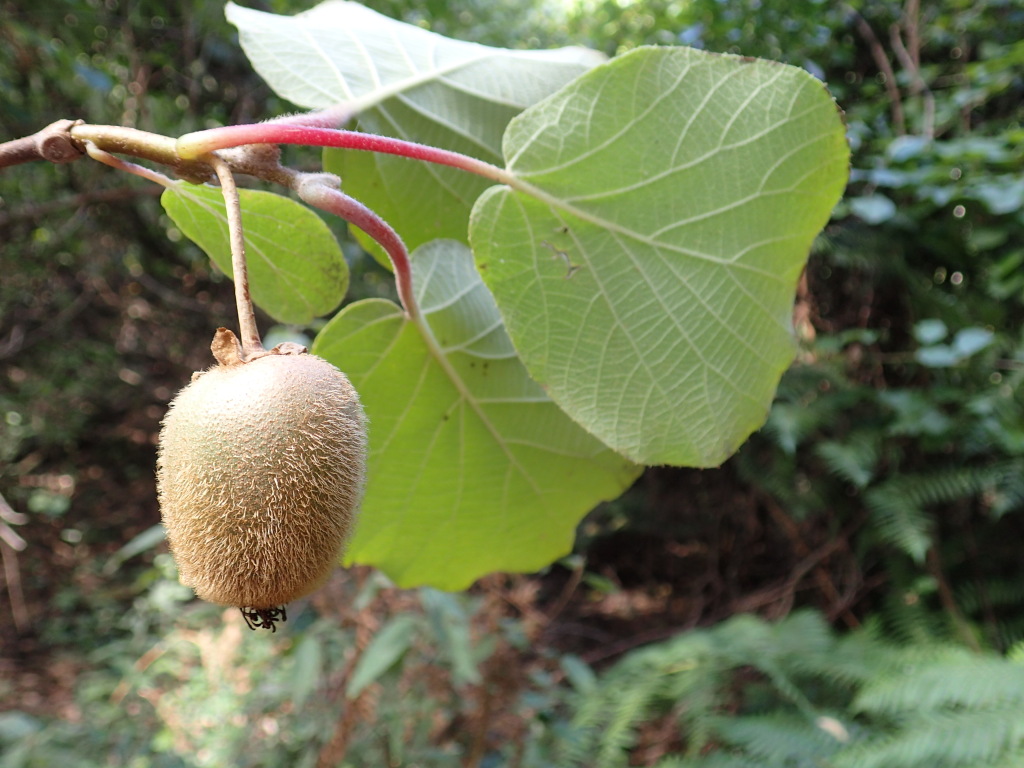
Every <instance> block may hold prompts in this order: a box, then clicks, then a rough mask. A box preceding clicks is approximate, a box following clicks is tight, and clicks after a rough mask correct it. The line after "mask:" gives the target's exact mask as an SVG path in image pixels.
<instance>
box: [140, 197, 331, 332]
mask: <svg viewBox="0 0 1024 768" xmlns="http://www.w3.org/2000/svg"><path fill="white" fill-rule="evenodd" d="M239 197H240V199H241V206H242V229H243V231H244V232H245V252H246V264H247V266H248V271H249V290H250V292H251V294H252V300H253V302H254V303H255V304H256V305H257V306H259V307H260V308H261V309H263V310H264V311H265V312H266V313H267V314H269V315H270V316H271V317H273V318H274V319H276V320H278V321H280V322H282V323H294V324H296V325H303V324H306V323H309V322H310V321H311V320H312V319H313V318H315V317H322V316H323V315H326V314H329V313H330V312H332V311H333V310H334V309H335V308H336V307H337V306H338V305H339V304H340V303H341V300H342V299H343V298H344V296H345V291H346V290H347V289H348V265H347V264H346V263H345V257H344V254H342V252H341V247H340V246H339V245H338V241H337V240H336V239H335V237H334V235H333V234H331V231H330V229H328V228H327V225H326V224H324V222H323V220H322V219H321V218H320V217H319V216H317V215H316V214H315V213H313V212H312V211H311V210H309V209H308V208H307V207H305V206H304V205H301V204H300V203H297V202H295V201H294V200H291V199H289V198H287V197H282V196H281V195H275V194H272V193H270V192H261V191H258V190H251V189H241V190H239ZM160 202H161V203H162V204H163V206H164V210H165V211H167V215H168V216H170V217H171V219H172V220H173V221H174V223H175V224H176V225H177V227H178V229H180V230H181V231H182V233H184V235H185V236H186V237H188V238H189V239H190V240H192V241H193V242H194V243H195V244H196V245H198V246H199V247H200V248H202V249H203V250H204V251H206V254H207V255H208V256H209V257H210V258H211V259H212V260H213V261H214V263H215V264H216V265H217V266H218V267H220V268H221V269H222V270H223V271H224V272H225V273H226V274H227V275H228V276H229V277H230V276H231V275H232V274H233V271H232V269H231V247H230V241H229V239H228V220H227V213H226V211H225V208H224V199H223V197H222V195H221V191H220V189H216V188H213V187H199V186H195V185H193V184H188V183H186V182H178V183H177V184H175V185H174V187H172V188H170V189H167V190H165V191H164V193H163V195H162V196H161V198H160Z"/></svg>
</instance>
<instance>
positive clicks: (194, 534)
mask: <svg viewBox="0 0 1024 768" xmlns="http://www.w3.org/2000/svg"><path fill="white" fill-rule="evenodd" d="M212 349H213V352H214V356H215V357H216V358H217V360H218V365H216V366H214V367H213V368H210V369H209V370H207V371H205V372H202V373H198V374H195V375H194V376H193V379H192V383H191V384H189V385H188V386H187V387H185V388H184V389H183V390H181V392H179V393H178V395H177V396H176V397H175V398H174V400H173V402H172V403H171V406H170V409H169V410H168V412H167V415H166V417H165V418H164V420H163V426H162V429H161V432H160V440H159V446H158V458H157V490H158V493H159V497H160V508H161V515H162V517H163V523H164V526H165V528H166V529H167V538H168V541H169V543H170V547H171V553H172V554H173V556H174V559H175V562H176V563H177V566H178V574H179V579H180V580H181V583H182V584H185V585H187V586H190V587H192V588H193V589H194V590H195V592H196V594H197V595H198V596H199V597H201V598H203V599H204V600H208V601H210V602H213V603H219V604H221V605H234V606H238V607H239V608H241V609H242V613H243V615H245V616H246V620H247V621H249V624H250V626H253V620H255V622H256V623H255V625H256V626H266V627H268V628H273V621H274V620H275V619H277V618H283V615H278V613H279V612H280V613H281V614H283V608H277V607H276V606H283V605H284V604H285V603H288V602H290V601H292V600H295V599H297V598H299V597H302V596H303V595H306V594H308V593H310V592H312V591H313V590H314V589H316V588H317V587H318V586H320V585H321V584H322V583H323V581H324V580H325V579H326V578H327V576H328V574H329V573H330V571H331V569H332V567H333V566H335V565H336V564H337V562H338V558H339V555H340V553H341V550H342V549H343V546H344V544H345V541H346V540H347V539H348V536H349V534H350V532H351V530H352V528H353V526H354V522H355V515H356V509H357V507H358V504H359V501H360V498H361V495H362V489H363V479H364V473H365V463H366V424H365V419H364V416H363V410H362V407H361V405H360V403H359V396H358V395H357V394H356V391H355V389H353V387H352V385H351V384H350V383H349V380H348V379H347V378H346V376H345V375H344V374H343V373H342V372H341V371H339V370H338V369H337V368H335V367H334V366H333V365H331V364H330V363H328V362H327V361H326V360H323V359H322V358H319V357H316V356H314V355H311V354H308V353H306V351H305V348H304V347H300V346H299V345H280V346H279V347H277V348H275V349H274V350H271V351H268V352H262V351H261V353H260V354H258V355H252V356H251V357H250V359H247V360H244V361H243V359H242V356H241V347H240V345H239V343H238V340H237V339H236V338H235V335H234V334H233V333H231V331H229V330H227V329H224V328H221V329H219V330H218V331H217V335H216V336H215V337H214V343H213V345H212ZM261 620H262V623H261Z"/></svg>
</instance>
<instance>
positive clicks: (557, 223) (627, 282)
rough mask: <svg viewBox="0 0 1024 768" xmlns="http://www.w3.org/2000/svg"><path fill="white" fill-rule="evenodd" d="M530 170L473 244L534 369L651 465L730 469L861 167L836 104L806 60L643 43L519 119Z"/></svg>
mask: <svg viewBox="0 0 1024 768" xmlns="http://www.w3.org/2000/svg"><path fill="white" fill-rule="evenodd" d="M504 151H505V157H506V162H507V168H508V170H509V171H510V172H511V173H513V174H514V176H515V177H516V179H517V180H518V182H519V183H517V184H516V185H515V188H512V187H510V186H504V187H492V188H491V189H489V190H488V191H487V192H486V193H485V194H484V195H483V196H482V197H481V198H480V199H479V200H478V201H477V203H476V207H475V208H474V211H473V216H472V220H471V225H470V241H471V243H472V246H473V251H474V254H475V256H476V264H477V267H478V269H479V270H480V272H481V274H482V275H483V278H484V281H485V282H486V284H487V286H488V287H489V288H490V290H491V291H492V293H493V294H494V297H495V299H496V301H497V303H498V306H499V308H500V310H501V313H502V316H503V317H504V319H505V323H506V326H507V329H508V332H509V335H510V336H511V338H512V340H513V342H514V343H515V346H516V349H517V350H518V351H519V354H520V356H521V357H522V360H523V362H524V363H525V364H526V367H527V368H528V370H529V371H530V374H531V375H532V376H533V378H534V379H535V380H536V381H538V382H540V383H542V384H543V385H544V386H545V388H546V390H547V392H548V394H550V396H551V397H552V399H553V400H554V401H555V402H556V403H558V404H559V405H560V406H561V407H562V408H563V409H564V410H565V411H566V412H567V413H569V414H570V415H571V416H572V417H573V418H574V419H575V420H576V421H577V422H578V423H580V424H581V425H583V426H584V427H585V428H586V429H588V430H589V431H591V432H592V433H593V434H594V435H596V436H597V437H598V438H600V439H601V440H602V441H604V442H605V443H606V444H607V445H609V446H611V447H612V448H614V449H615V450H618V451H620V452H621V453H623V454H624V455H626V456H628V457H629V458H631V459H633V460H634V461H637V462H641V463H644V464H673V465H683V466H700V467H706V466H715V465H717V464H719V463H721V462H722V461H724V460H725V459H726V458H728V457H729V456H730V455H731V454H732V453H734V452H735V450H736V449H737V448H738V447H739V446H740V444H741V443H742V442H743V441H744V440H745V439H746V438H747V437H748V436H749V435H750V433H751V432H752V431H754V430H755V429H757V428H759V427H760V426H761V425H762V424H763V422H764V420H765V418H766V416H767V413H768V408H769V406H770V404H771V401H772V398H773V396H774V393H775V390H776V387H777V385H778V381H779V378H780V376H781V375H782V373H783V371H784V370H785V369H786V367H787V366H788V365H789V363H790V362H791V361H792V358H793V354H794V344H793V341H792V334H791V313H792V307H793V298H794V293H795V287H796V282H797V279H798V278H799V275H800V273H801V270H802V269H803V267H804V265H805V263H806V260H807V255H808V251H809V249H810V246H811V242H812V240H813V239H814V237H815V236H816V235H817V233H818V232H819V231H820V230H821V228H822V227H823V226H824V224H825V223H826V221H827V220H828V216H829V214H830V212H831V210H832V208H833V206H834V205H835V203H836V202H837V201H838V199H839V197H840V195H841V193H842V190H843V187H844V185H845V182H846V178H847V168H848V156H849V152H848V148H847V145H846V140H845V131H844V127H843V123H842V119H841V116H840V114H839V112H838V110H837V108H836V106H835V104H834V102H833V101H832V99H831V97H830V96H829V95H828V93H827V92H826V90H825V88H824V87H823V85H822V84H821V83H820V82H818V81H817V80H815V79H814V78H813V77H811V76H810V75H809V74H807V73H806V72H804V71H802V70H799V69H797V68H795V67H790V66H786V65H781V64H776V63H773V62H767V61H761V60H748V59H741V58H739V57H734V56H721V55H715V54H709V53H705V52H701V51H697V50H693V49H689V48H643V49H637V50H635V51H632V52H630V53H628V54H625V55H623V56H620V57H619V58H617V59H615V60H613V61H611V62H609V63H608V64H605V65H603V66H601V67H598V68H596V69H594V70H592V71H590V72H589V73H587V74H586V75H584V76H582V77H581V78H579V79H578V80H576V81H575V82H574V83H572V84H571V85H569V86H567V87H566V88H564V89H562V90H561V91H559V92H558V93H557V94H555V95H554V96H552V97H550V98H548V99H546V100H545V101H543V102H541V103H539V104H537V105H535V106H533V107H531V108H530V109H528V110H527V111H525V112H524V113H523V114H521V115H520V116H518V117H517V118H515V119H514V120H513V121H512V122H511V123H510V125H509V128H508V131H507V133H506V136H505V146H504Z"/></svg>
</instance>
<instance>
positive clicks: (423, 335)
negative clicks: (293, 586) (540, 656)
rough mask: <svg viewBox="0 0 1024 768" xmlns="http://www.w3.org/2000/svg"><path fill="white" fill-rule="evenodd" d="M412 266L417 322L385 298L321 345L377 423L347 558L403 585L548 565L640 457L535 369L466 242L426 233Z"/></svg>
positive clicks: (628, 477) (358, 307)
mask: <svg viewBox="0 0 1024 768" xmlns="http://www.w3.org/2000/svg"><path fill="white" fill-rule="evenodd" d="M412 263H413V277H414V285H415V293H416V296H417V299H418V302H419V306H420V308H421V310H422V313H423V320H422V321H421V322H419V323H417V322H412V321H411V320H409V318H408V317H406V316H405V314H404V313H403V312H402V310H401V309H400V308H399V307H397V306H395V305H394V304H392V303H391V302H388V301H382V300H377V299H373V300H367V301H362V302H357V303H355V304H351V305H349V306H347V307H345V309H344V310H342V311H341V312H340V313H339V314H338V315H337V316H336V317H335V318H334V319H333V320H331V322H330V323H328V324H327V326H326V327H325V328H324V329H323V330H322V331H321V333H320V335H319V336H318V337H317V339H316V341H315V342H314V345H313V351H314V352H315V353H316V354H318V355H321V356H322V357H324V358H326V359H328V360H330V361H331V362H332V363H334V364H335V365H337V366H338V367H339V368H341V369H342V370H343V371H345V372H346V374H347V375H348V376H349V378H350V379H351V380H352V383H353V385H354V386H355V387H356V389H357V390H359V393H360V397H361V399H362V402H363V405H364V407H365V409H366V413H367V416H368V417H369V423H370V430H369V432H370V454H369V464H368V470H367V475H368V477H367V487H366V496H365V498H364V500H363V505H362V511H361V514H360V520H359V525H358V528H357V530H356V533H355V536H354V538H353V540H352V542H351V543H350V544H349V549H348V557H349V559H350V560H352V561H354V562H359V563H367V564H372V565H375V566H377V567H379V568H381V569H382V570H383V571H385V573H387V574H388V576H389V577H390V578H391V579H393V580H394V581H396V582H397V583H398V584H399V585H401V586H412V585H418V584H430V585H433V586H436V587H439V588H441V589H462V588H464V587H466V586H468V585H469V584H470V583H471V582H472V581H473V580H474V579H476V578H478V577H479V576H482V575H483V574H486V573H489V572H492V571H520V572H522V571H533V570H536V569H538V568H542V567H543V566H545V565H548V564H549V563H551V562H552V561H553V560H555V559H556V558H558V557H560V556H561V555H564V554H565V553H566V552H568V551H569V550H570V549H571V547H572V542H573V535H574V530H575V526H576V524H577V523H578V522H579V520H580V518H582V517H583V515H584V514H586V513H587V512H588V511H590V510H591V509H592V508H593V507H594V506H595V505H596V504H597V503H598V502H600V501H602V500H606V499H610V498H614V497H616V496H618V495H619V494H620V493H622V491H623V490H625V488H626V487H628V486H629V485H630V484H631V483H632V481H633V480H634V479H635V478H636V476H637V475H638V474H639V472H640V468H639V467H637V466H635V465H634V464H632V463H631V462H629V461H627V460H625V459H623V458H622V457H621V456H618V455H616V454H615V453H613V452H612V451H610V450H608V449H607V448H606V447H605V446H604V445H602V444H601V443H600V442H598V441H597V440H596V439H595V438H594V437H592V436H591V435H589V434H587V433H586V432H585V431H583V430H582V429H581V428H580V427H579V426H578V425H576V424H575V423H573V421H572V420H571V419H569V418H568V417H567V416H566V415H565V414H564V413H562V411H560V410H559V409H558V407H557V406H556V405H555V404H554V403H552V402H551V400H550V399H549V398H548V397H547V395H546V394H545V393H544V390H542V389H541V388H540V387H539V386H538V385H537V384H535V383H534V382H533V381H531V380H530V378H529V376H528V375H527V373H526V370H525V369H524V368H523V365H522V363H521V362H520V361H519V359H518V358H517V357H516V355H515V351H514V350H513V348H512V344H511V342H510V341H509V339H508V336H507V335H506V333H505V329H504V326H503V325H502V321H501V317H500V315H499V314H498V311H497V308H496V307H495V306H494V300H493V299H492V297H491V295H490V294H489V293H488V292H487V289H486V288H485V287H484V285H483V283H482V281H481V280H480V276H479V274H478V273H477V272H476V270H475V269H474V268H473V262H472V256H471V254H470V253H469V250H468V249H467V248H466V247H465V246H464V245H461V244H459V243H454V242H435V243H431V244H429V245H427V246H424V247H422V248H420V249H419V250H418V251H417V252H416V253H415V254H414V257H413V261H412Z"/></svg>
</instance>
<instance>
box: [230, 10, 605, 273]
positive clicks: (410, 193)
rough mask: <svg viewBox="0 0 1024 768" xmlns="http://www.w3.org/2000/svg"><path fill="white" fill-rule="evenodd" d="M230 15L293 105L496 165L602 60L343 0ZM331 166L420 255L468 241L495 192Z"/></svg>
mask: <svg viewBox="0 0 1024 768" xmlns="http://www.w3.org/2000/svg"><path fill="white" fill-rule="evenodd" d="M226 13H227V17H228V20H229V21H230V22H231V23H232V24H234V25H235V26H237V27H238V31H239V38H240V40H241V43H242V47H243V49H244V50H245V53H246V55H247V56H248V57H249V60H250V61H251V62H252V64H253V66H254V67H255V68H256V71H257V72H259V73H260V75H262V76H263V78H264V79H265V80H266V81H267V82H268V83H269V84H270V87H271V88H273V89H274V91H275V92H277V93H278V94H280V95H281V96H283V97H284V98H286V99H289V100H290V101H292V102H294V103H295V104H298V105H299V106H302V107H306V108H309V109H318V108H325V107H332V106H335V105H337V104H340V103H345V104H346V106H348V107H349V108H350V109H351V110H352V113H353V114H357V115H358V116H359V126H360V128H361V129H363V130H366V131H369V132H371V133H378V134H384V135H388V136H394V137H397V138H402V139H408V140H411V141H418V142H420V143H423V144H429V145H432V146H436V147H443V148H445V149H450V150H454V151H456V152H461V153H462V154H466V155H471V156H473V157H477V158H480V159H481V160H487V161H488V162H495V163H500V162H501V139H502V134H503V133H504V131H505V126H506V125H507V124H508V121H509V120H511V119H512V118H513V117H514V116H515V115H517V114H519V112H521V111H522V110H523V109H525V108H526V107H528V106H529V105H531V104H534V103H536V102H537V101H540V100H541V99H543V98H544V97H546V96H548V95H550V94H552V93H554V92H555V91H556V90H558V89H559V88H561V87H562V86H563V85H565V84H566V83H568V82H569V81H570V80H572V79H573V78H575V77H577V76H578V75H580V74H582V73H583V72H585V71H586V70H587V69H589V68H590V67H593V66H595V65H596V64H599V63H600V62H601V61H603V60H604V57H603V56H602V55H601V54H599V53H597V52H595V51H590V50H587V49H585V48H561V49H557V50H550V51H521V50H510V49H505V48H494V47H490V46H484V45H479V44H477V43H469V42H464V41H461V40H452V39H449V38H446V37H442V36H441V35H438V34H435V33H433V32H429V31H427V30H425V29H422V28H420V27H417V26H414V25H412V24H405V23H403V22H400V21H396V20H394V19H389V18H388V17H386V16H382V15H381V14H379V13H377V12H375V11H372V10H370V9H369V8H366V7H364V6H362V5H359V4H358V3H351V2H343V1H342V0H329V1H328V2H325V3H321V4H320V5H317V6H316V7H314V8H312V9H310V10H308V11H305V12H303V13H300V14H298V15H296V16H278V15H275V14H270V13H264V12H261V11H255V10H251V9H248V8H243V7H241V6H238V5H235V4H234V3H228V4H227V9H226ZM324 166H325V168H326V169H327V170H329V171H331V172H333V173H337V174H338V175H339V176H341V178H342V180H343V182H344V185H345V191H346V193H348V194H350V195H353V196H354V197H357V198H358V199H359V200H361V201H362V202H364V203H365V204H366V205H368V206H370V207H371V208H373V209H374V210H375V211H377V212H378V213H380V214H381V215H383V216H384V217H385V218H386V219H387V220H388V221H389V222H390V223H391V225H392V226H393V227H394V228H395V229H396V230H397V231H398V232H400V233H401V235H402V237H403V239H404V240H405V242H406V244H407V245H408V247H409V248H410V249H415V248H417V247H418V246H420V245H421V244H423V243H426V242H429V241H430V240H434V239H438V238H453V239H458V240H462V241H465V240H466V229H467V226H468V223H469V212H470V209H471V208H472V206H473V202H474V201H475V200H476V198H477V197H479V195H480V193H482V192H483V191H484V190H485V189H487V187H488V182H487V181H485V180H484V179H481V178H479V177H476V176H473V175H470V174H466V173H462V172H460V171H457V170H454V169H452V168H443V167H438V166H430V165H427V164H424V163H416V162H412V161H409V160H405V159H403V158H397V157H389V156H384V157H372V156H369V155H367V154H366V153H360V152H345V151H341V150H328V151H326V152H325V153H324ZM357 236H359V237H360V241H361V242H362V243H363V244H364V245H365V246H366V247H367V248H369V250H371V251H372V252H374V253H375V254H376V255H377V256H378V257H380V252H379V249H378V248H377V247H376V246H375V245H374V244H372V242H370V241H368V240H367V239H366V238H364V237H362V236H360V235H359V234H358V233H357ZM382 263H386V259H384V260H382Z"/></svg>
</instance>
